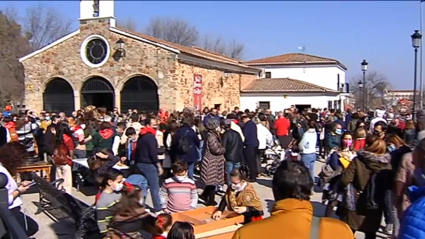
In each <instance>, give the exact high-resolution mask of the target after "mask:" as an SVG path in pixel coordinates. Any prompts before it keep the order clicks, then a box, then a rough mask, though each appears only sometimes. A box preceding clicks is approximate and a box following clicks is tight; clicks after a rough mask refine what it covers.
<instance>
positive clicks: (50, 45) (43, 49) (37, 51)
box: [19, 29, 80, 62]
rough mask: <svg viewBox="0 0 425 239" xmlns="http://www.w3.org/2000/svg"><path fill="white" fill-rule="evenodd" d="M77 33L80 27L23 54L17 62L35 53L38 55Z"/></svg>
mask: <svg viewBox="0 0 425 239" xmlns="http://www.w3.org/2000/svg"><path fill="white" fill-rule="evenodd" d="M79 33H80V29H78V30H76V31H74V32H71V33H69V34H68V35H66V36H63V37H61V38H59V39H57V40H56V41H54V42H52V43H50V44H48V45H47V46H45V47H42V48H40V49H38V50H36V51H33V52H31V53H30V54H28V55H26V56H23V57H21V58H19V62H23V61H25V60H27V59H29V58H31V57H33V56H36V55H38V54H40V53H42V52H44V51H46V50H48V49H50V48H52V47H54V46H56V45H59V44H60V43H62V42H64V41H66V40H68V39H71V38H72V37H74V36H76V35H78V34H79Z"/></svg>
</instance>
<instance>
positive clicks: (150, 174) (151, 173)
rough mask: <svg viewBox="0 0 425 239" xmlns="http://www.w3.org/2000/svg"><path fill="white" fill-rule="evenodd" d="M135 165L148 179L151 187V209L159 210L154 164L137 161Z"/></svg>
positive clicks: (156, 173)
mask: <svg viewBox="0 0 425 239" xmlns="http://www.w3.org/2000/svg"><path fill="white" fill-rule="evenodd" d="M137 167H138V168H139V169H140V171H141V172H142V175H143V176H144V177H145V178H146V180H147V181H148V185H149V187H150V189H151V198H152V203H153V210H154V211H155V212H158V211H161V209H162V208H161V200H160V198H159V176H158V169H157V168H156V166H155V165H153V164H149V163H138V164H137Z"/></svg>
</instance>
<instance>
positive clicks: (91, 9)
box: [80, 0, 115, 27]
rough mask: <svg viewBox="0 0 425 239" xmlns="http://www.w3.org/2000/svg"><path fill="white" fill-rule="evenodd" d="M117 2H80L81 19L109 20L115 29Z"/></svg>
mask: <svg viewBox="0 0 425 239" xmlns="http://www.w3.org/2000/svg"><path fill="white" fill-rule="evenodd" d="M114 10H115V0H80V19H97V18H108V19H109V23H110V25H111V27H115V16H114V15H115V14H114V13H115V11H114Z"/></svg>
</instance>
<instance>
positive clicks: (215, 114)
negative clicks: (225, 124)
mask: <svg viewBox="0 0 425 239" xmlns="http://www.w3.org/2000/svg"><path fill="white" fill-rule="evenodd" d="M211 118H216V119H217V120H218V121H220V116H218V110H217V109H211V112H210V113H209V114H207V115H206V116H205V117H204V120H203V124H204V125H207V122H208V120H209V119H211Z"/></svg>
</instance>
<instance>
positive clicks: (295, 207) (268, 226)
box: [233, 160, 354, 239]
mask: <svg viewBox="0 0 425 239" xmlns="http://www.w3.org/2000/svg"><path fill="white" fill-rule="evenodd" d="M272 188H273V194H274V197H275V200H276V204H275V206H274V208H273V211H272V213H271V216H270V217H268V218H266V219H263V220H261V221H256V222H251V223H249V224H246V225H244V226H242V227H241V228H239V229H238V230H237V231H236V232H235V234H234V235H233V239H258V238H279V239H295V238H296V239H310V238H311V237H310V234H311V229H312V220H313V205H312V204H311V202H310V201H309V200H310V196H311V194H312V192H311V191H312V188H313V179H312V178H311V176H310V174H309V171H308V169H307V168H306V167H305V166H304V164H303V163H302V162H299V161H288V160H285V161H283V162H282V163H281V165H280V166H279V167H278V168H277V170H276V173H275V175H274V177H273V187H272ZM317 233H318V235H317V236H318V237H317V238H319V239H333V238H335V239H353V238H354V234H353V232H352V231H351V229H350V227H349V226H348V225H347V224H345V223H343V222H341V221H339V220H337V219H334V218H320V221H319V226H318V230H317Z"/></svg>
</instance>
